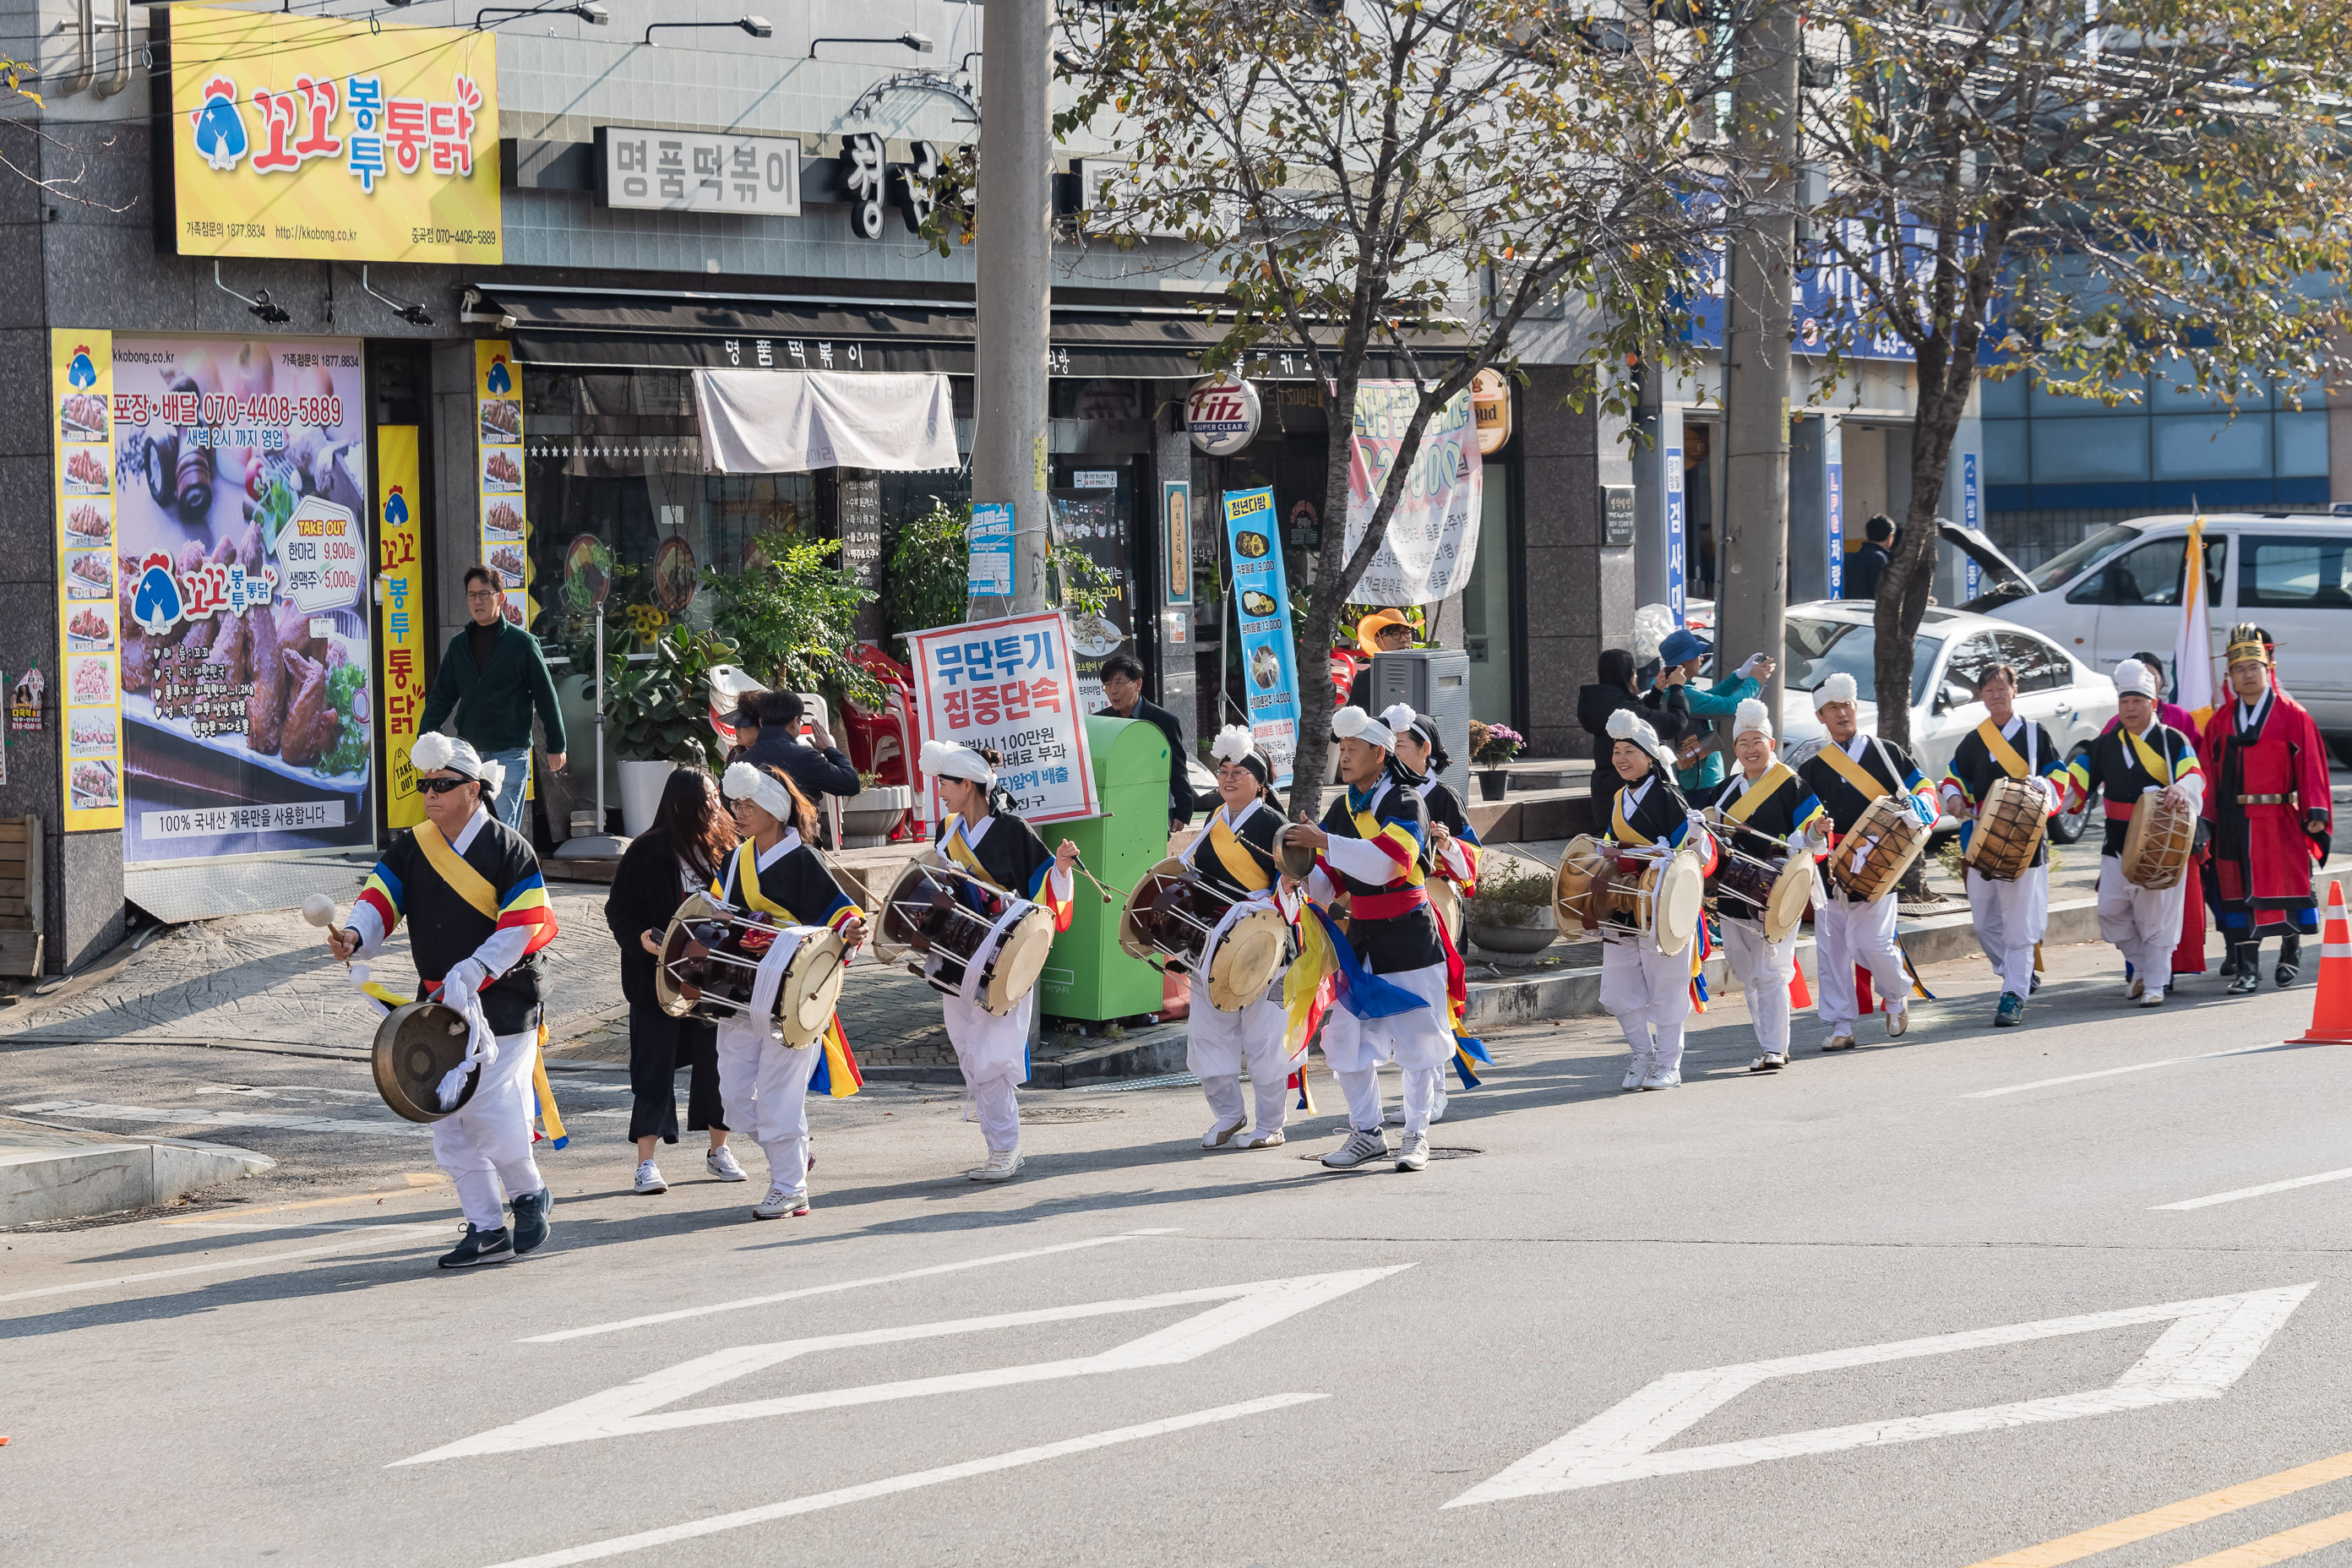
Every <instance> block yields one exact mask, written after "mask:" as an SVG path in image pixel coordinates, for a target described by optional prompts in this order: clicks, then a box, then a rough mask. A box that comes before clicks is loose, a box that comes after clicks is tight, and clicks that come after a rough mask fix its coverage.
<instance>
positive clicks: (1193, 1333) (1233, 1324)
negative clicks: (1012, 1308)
mask: <svg viewBox="0 0 2352 1568" xmlns="http://www.w3.org/2000/svg"><path fill="white" fill-rule="evenodd" d="M1407 1268H1412V1265H1411V1264H1409V1263H1400V1264H1396V1265H1393V1266H1391V1267H1389V1268H1356V1269H1349V1270H1347V1271H1345V1272H1341V1273H1336V1274H1302V1275H1298V1276H1297V1277H1296V1278H1293V1279H1260V1280H1256V1281H1254V1282H1253V1283H1250V1284H1246V1285H1217V1286H1212V1287H1210V1288H1209V1289H1202V1290H1178V1291H1172V1292H1171V1293H1169V1294H1167V1295H1163V1296H1137V1297H1131V1298H1129V1299H1127V1300H1117V1301H1087V1302H1081V1303H1079V1304H1077V1305H1076V1306H1069V1307H1046V1308H1043V1309H1040V1310H1034V1311H1027V1312H1004V1313H1000V1314H998V1315H996V1316H993V1317H986V1318H961V1319H956V1320H953V1321H947V1322H939V1323H914V1324H910V1325H908V1326H907V1327H905V1328H897V1329H867V1330H864V1331H859V1332H856V1333H847V1334H828V1335H824V1336H823V1337H821V1338H817V1339H807V1340H783V1341H779V1342H775V1343H772V1344H761V1345H738V1346H736V1347H735V1348H734V1349H732V1350H724V1351H719V1352H716V1353H715V1354H711V1355H706V1356H698V1357H696V1358H695V1359H694V1360H692V1361H688V1362H680V1363H677V1365H676V1366H670V1367H665V1368H663V1369H662V1370H661V1371H659V1372H656V1373H648V1374H646V1376H644V1377H641V1378H638V1379H636V1380H635V1382H633V1383H625V1384H621V1385H620V1386H619V1387H617V1388H611V1389H607V1390H605V1391H604V1393H602V1394H590V1395H589V1396H588V1397H587V1398H585V1399H580V1400H574V1401H573V1402H572V1404H570V1405H559V1406H558V1407H557V1408H555V1409H553V1410H550V1411H547V1412H545V1413H543V1414H541V1415H533V1416H530V1417H527V1418H526V1419H524V1420H521V1421H518V1422H515V1423H513V1424H512V1425H510V1426H500V1427H499V1428H497V1429H496V1430H494V1431H489V1432H485V1433H482V1434H481V1435H480V1436H474V1437H467V1438H465V1439H463V1440H461V1441H459V1442H456V1443H451V1444H448V1445H446V1446H445V1447H439V1448H436V1449H434V1450H433V1451H432V1452H430V1453H425V1454H418V1455H416V1456H415V1458H407V1459H399V1460H395V1461H394V1467H396V1466H399V1465H424V1464H430V1463H432V1462H433V1461H434V1460H436V1459H455V1458H460V1457H462V1456H465V1455H468V1454H510V1453H514V1452H517V1451H519V1450H521V1449H525V1448H543V1447H551V1446H552V1445H555V1444H559V1443H585V1442H590V1441H593V1440H594V1439H596V1438H599V1437H620V1436H628V1435H629V1434H632V1433H637V1432H668V1431H675V1430H676V1429H677V1428H678V1427H681V1426H713V1425H716V1424H718V1423H719V1422H725V1421H752V1420H757V1419H759V1418H760V1417H761V1416H767V1415H796V1414H799V1413H800V1412H803V1411H809V1410H838V1409H841V1408H843V1407H844V1406H846V1405H875V1404H880V1403H882V1402H883V1401H886V1400H894V1399H916V1398H920V1397H922V1396H923V1395H925V1394H958V1393H963V1392H966V1391H969V1390H972V1389H981V1388H1001V1387H1003V1386H1006V1385H1007V1384H1022V1383H1046V1382H1051V1381H1054V1380H1055V1379H1058V1378H1066V1377H1086V1376H1090V1375H1092V1374H1094V1373H1106V1372H1129V1371H1133V1370H1135V1369H1136V1368H1139V1367H1147V1366H1175V1365H1179V1364H1181V1363H1184V1362H1188V1361H1193V1360H1196V1359H1197V1358H1199V1357H1201V1356H1204V1355H1206V1354H1208V1353H1209V1352H1211V1351H1214V1350H1221V1349H1223V1347H1224V1346H1226V1345H1229V1344H1232V1343H1233V1342H1235V1341H1236V1340H1240V1339H1244V1338H1246V1337H1247V1336H1249V1335H1251V1334H1254V1333H1256V1332H1257V1331H1259V1330H1261V1329H1267V1328H1271V1327H1273V1326H1274V1325H1275V1324H1276V1323H1279V1322H1281V1321H1284V1320H1286V1319H1288V1318H1293V1317H1296V1316H1297V1315H1298V1314H1299V1313H1301V1312H1304V1311H1307V1310H1310V1309H1312V1308H1315V1307H1319V1306H1321V1305H1322V1304H1323V1303H1324V1302H1326V1301H1329V1300H1336V1299H1337V1298H1339V1297H1341V1296H1344V1295H1346V1294H1348V1293H1349V1291H1351V1290H1357V1289H1362V1288H1363V1287H1364V1286H1366V1285H1369V1284H1370V1283H1372V1281H1374V1280H1375V1279H1386V1278H1387V1277H1388V1276H1390V1275H1391V1274H1397V1273H1401V1272H1402V1271H1403V1270H1404V1269H1407ZM1203 1302H1223V1305H1222V1306H1216V1307H1213V1308H1211V1310H1208V1311H1205V1312H1200V1313H1196V1314H1195V1315H1193V1316H1192V1317H1190V1318H1187V1319H1185V1320H1184V1321H1182V1322H1180V1323H1173V1324H1171V1325H1170V1326H1169V1327H1167V1328H1164V1329H1160V1330H1159V1331H1155V1332H1152V1333H1149V1334H1145V1335H1144V1336H1142V1337H1141V1338H1140V1339H1134V1340H1129V1341H1128V1342H1126V1343H1125V1344H1123V1345H1118V1346H1115V1347H1113V1348H1112V1349H1110V1350H1108V1351H1104V1352H1101V1353H1100V1354H1097V1355H1089V1356H1074V1357H1071V1358H1069V1359H1066V1360H1063V1361H1045V1362H1033V1363H1028V1364H1027V1365H1024V1366H1001V1367H991V1368H989V1369H987V1370H986V1371H983V1372H965V1373H947V1374H945V1375H943V1376H939V1377H918V1378H908V1379H906V1380H905V1381H902V1382H898V1383H876V1384H865V1385H863V1386H860V1387H854V1388H832V1389H824V1390H821V1391H819V1392H817V1393H814V1394H790V1395H787V1396H785V1397H783V1398H781V1399H757V1400H751V1401H748V1402H746V1403H743V1404H740V1405H703V1406H698V1407H696V1408H694V1409H691V1410H669V1411H664V1410H662V1408H661V1407H662V1406H663V1405H674V1404H676V1403H677V1402H678V1401H679V1400H681V1399H687V1398H690V1397H692V1396H693V1395H695V1394H701V1393H703V1392H705V1391H706V1390H709V1389H712V1388H716V1387H718V1386H719V1385H720V1384H726V1383H731V1382H733V1381H734V1380H735V1379H737V1378H739V1377H744V1376H747V1375H749V1374H750V1373H755V1372H760V1371H762V1370H764V1369H766V1368H768V1367H772V1366H774V1365H776V1364H777V1363H780V1362H786V1361H793V1360H796V1359H798V1358H799V1357H802V1356H806V1355H814V1354H815V1353H816V1352H820V1351H831V1350H849V1349H854V1348H856V1347H858V1346H861V1345H883V1344H903V1343H906V1342H908V1341H912V1340H931V1339H943V1338H946V1337H948V1336H950V1335H954V1334H972V1333H982V1332H985V1331H989V1330H992V1329H1017V1328H1026V1327H1028V1326H1030V1325H1032V1324H1035V1323H1059V1322H1068V1321H1073V1320H1076V1319H1080V1318H1102V1317H1110V1316H1114V1315H1116V1314H1118V1313H1121V1312H1149V1311H1153V1310H1159V1309H1160V1308H1165V1307H1187V1306H1192V1305H1194V1304H1196V1303H1203ZM394 1467H387V1468H394Z"/></svg>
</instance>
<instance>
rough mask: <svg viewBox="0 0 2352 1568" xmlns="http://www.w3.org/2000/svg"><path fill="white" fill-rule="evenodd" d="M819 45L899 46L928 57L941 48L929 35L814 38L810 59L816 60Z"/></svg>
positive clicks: (811, 42) (810, 46) (904, 34)
mask: <svg viewBox="0 0 2352 1568" xmlns="http://www.w3.org/2000/svg"><path fill="white" fill-rule="evenodd" d="M819 44H897V45H899V46H900V47H904V48H909V49H912V50H914V51H915V52H916V53H917V54H919V55H928V54H929V53H930V52H931V51H932V50H934V49H936V48H938V47H939V45H937V44H935V43H933V42H932V41H931V36H930V35H929V33H901V34H899V35H898V37H895V38H812V39H810V40H809V58H811V59H814V58H816V47H817V45H819Z"/></svg>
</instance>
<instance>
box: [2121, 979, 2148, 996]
mask: <svg viewBox="0 0 2352 1568" xmlns="http://www.w3.org/2000/svg"><path fill="white" fill-rule="evenodd" d="M2145 991H2147V981H2146V980H2143V979H2142V978H2140V977H2139V976H2138V975H2137V974H2135V975H2133V976H2132V977H2131V984H2128V985H2126V986H2125V987H2124V996H2125V998H2126V1000H2127V1001H2132V1002H2137V1001H2138V1000H2139V999H2140V995H2141V994H2142V993H2144V992H2145Z"/></svg>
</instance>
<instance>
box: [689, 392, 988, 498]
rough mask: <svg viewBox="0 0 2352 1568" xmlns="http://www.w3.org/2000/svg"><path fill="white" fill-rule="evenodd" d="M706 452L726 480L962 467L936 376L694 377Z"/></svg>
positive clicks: (948, 402) (949, 409)
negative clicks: (840, 471)
mask: <svg viewBox="0 0 2352 1568" xmlns="http://www.w3.org/2000/svg"><path fill="white" fill-rule="evenodd" d="M694 404H695V410H696V412H697V413H698V414H699V415H700V416H701V419H702V450H703V452H704V454H705V458H706V460H707V461H708V463H709V467H710V468H711V470H712V471H713V472H716V473H721V474H800V473H807V472H809V471H810V470H812V469H815V468H889V469H894V470H898V471H900V472H917V471H921V470H924V469H929V468H957V467H960V466H961V459H960V458H958V457H957V456H956V439H955V405H954V403H953V400H952V399H951V397H950V394H949V391H948V378H947V376H946V375H945V374H943V373H940V372H915V373H901V372H891V371H866V372H858V371H823V370H698V371H696V372H695V373H694Z"/></svg>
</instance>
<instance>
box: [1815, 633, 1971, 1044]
mask: <svg viewBox="0 0 2352 1568" xmlns="http://www.w3.org/2000/svg"><path fill="white" fill-rule="evenodd" d="M1860 695H1861V694H1860V691H1859V689H1857V688H1856V687H1855V685H1854V679H1853V676H1851V675H1848V674H1846V673H1845V672H1844V671H1843V670H1841V671H1839V672H1838V673H1837V674H1835V675H1832V676H1831V677H1830V678H1829V679H1827V680H1824V681H1822V684H1821V685H1820V686H1819V687H1818V688H1817V689H1815V690H1814V692H1813V711H1814V713H1815V714H1817V715H1818V716H1819V717H1820V719H1821V721H1822V728H1823V729H1825V730H1827V731H1829V738H1828V739H1827V740H1826V741H1824V742H1822V746H1821V749H1820V750H1819V751H1817V752H1814V753H1813V754H1812V755H1811V756H1810V757H1807V758H1806V759H1805V761H1804V763H1803V765H1802V766H1801V767H1799V768H1798V770H1797V773H1798V776H1800V777H1801V778H1802V779H1803V780H1804V781H1805V784H1806V787H1808V788H1810V789H1811V791H1812V792H1813V794H1814V795H1815V796H1816V797H1817V798H1819V799H1820V801H1821V803H1822V809H1823V810H1825V811H1827V812H1828V813H1829V814H1830V826H1832V827H1833V828H1835V829H1836V832H1837V843H1836V845H1835V846H1834V847H1832V849H1831V853H1832V855H1834V854H1836V853H1838V851H1839V849H1841V848H1843V847H1844V840H1845V837H1846V835H1847V834H1849V833H1851V832H1853V826H1854V824H1855V823H1856V822H1857V821H1859V820H1860V819H1861V816H1862V814H1863V812H1864V810H1866V809H1868V807H1869V805H1870V803H1871V802H1872V801H1874V800H1876V799H1878V798H1880V797H1881V796H1882V795H1893V796H1898V797H1900V798H1901V799H1902V801H1903V804H1905V805H1907V806H1909V807H1910V809H1911V811H1912V812H1913V814H1914V815H1915V816H1917V817H1918V818H1919V820H1920V822H1921V823H1922V824H1924V825H1926V826H1931V827H1932V826H1935V822H1936V817H1937V810H1936V788H1935V786H1934V785H1933V784H1929V783H1928V782H1927V779H1926V778H1925V777H1924V776H1922V774H1921V773H1920V772H1919V764H1918V763H1915V762H1913V761H1912V760H1911V753H1910V752H1906V751H1905V750H1904V749H1903V748H1902V747H1901V746H1898V745H1896V744H1895V742H1892V741H1885V740H1881V739H1880V738H1879V737H1877V736H1876V735H1865V734H1863V733H1862V732H1861V710H1860V709H1859V707H1858V706H1857V704H1858V703H1859V701H1860ZM1822 880H1823V882H1824V884H1825V887H1826V892H1827V896H1826V897H1825V898H1824V899H1823V900H1822V902H1821V903H1820V904H1818V905H1816V906H1815V907H1814V910H1813V952H1814V969H1815V971H1816V973H1817V977H1818V979H1819V980H1820V983H1821V984H1820V990H1821V1001H1820V1005H1819V1006H1818V1008H1817V1011H1818V1012H1819V1014H1820V1016H1821V1020H1822V1023H1824V1024H1827V1025H1828V1026H1829V1029H1830V1037H1829V1038H1828V1039H1827V1040H1824V1041H1823V1042H1822V1050H1824V1051H1850V1050H1852V1049H1853V1028H1854V1023H1855V1019H1856V1010H1855V994H1854V977H1853V972H1854V967H1855V965H1857V964H1859V965H1860V966H1861V967H1863V968H1864V969H1866V970H1868V971H1869V972H1870V979H1871V984H1872V987H1873V988H1874V990H1875V991H1876V992H1877V993H1878V994H1879V996H1880V997H1881V998H1882V999H1883V1000H1884V1002H1885V1006H1886V1033H1887V1036H1888V1037H1889V1038H1892V1037H1895V1036H1899V1035H1901V1034H1902V1033H1903V1032H1904V1031H1905V1030H1906V1029H1908V1028H1909V1027H1910V1026H1911V1021H1910V1006H1911V1000H1910V986H1911V978H1910V966H1909V965H1908V964H1907V963H1905V961H1904V957H1903V949H1902V947H1901V945H1900V944H1898V943H1897V942H1896V941H1895V914H1896V908H1895V894H1894V893H1892V892H1885V893H1882V894H1880V895H1879V896H1878V897H1877V898H1875V899H1871V900H1867V901H1864V900H1853V899H1849V898H1848V897H1846V895H1845V894H1844V893H1843V891H1841V890H1840V889H1839V888H1838V886H1837V883H1836V880H1835V879H1833V878H1824V879H1822Z"/></svg>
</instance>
